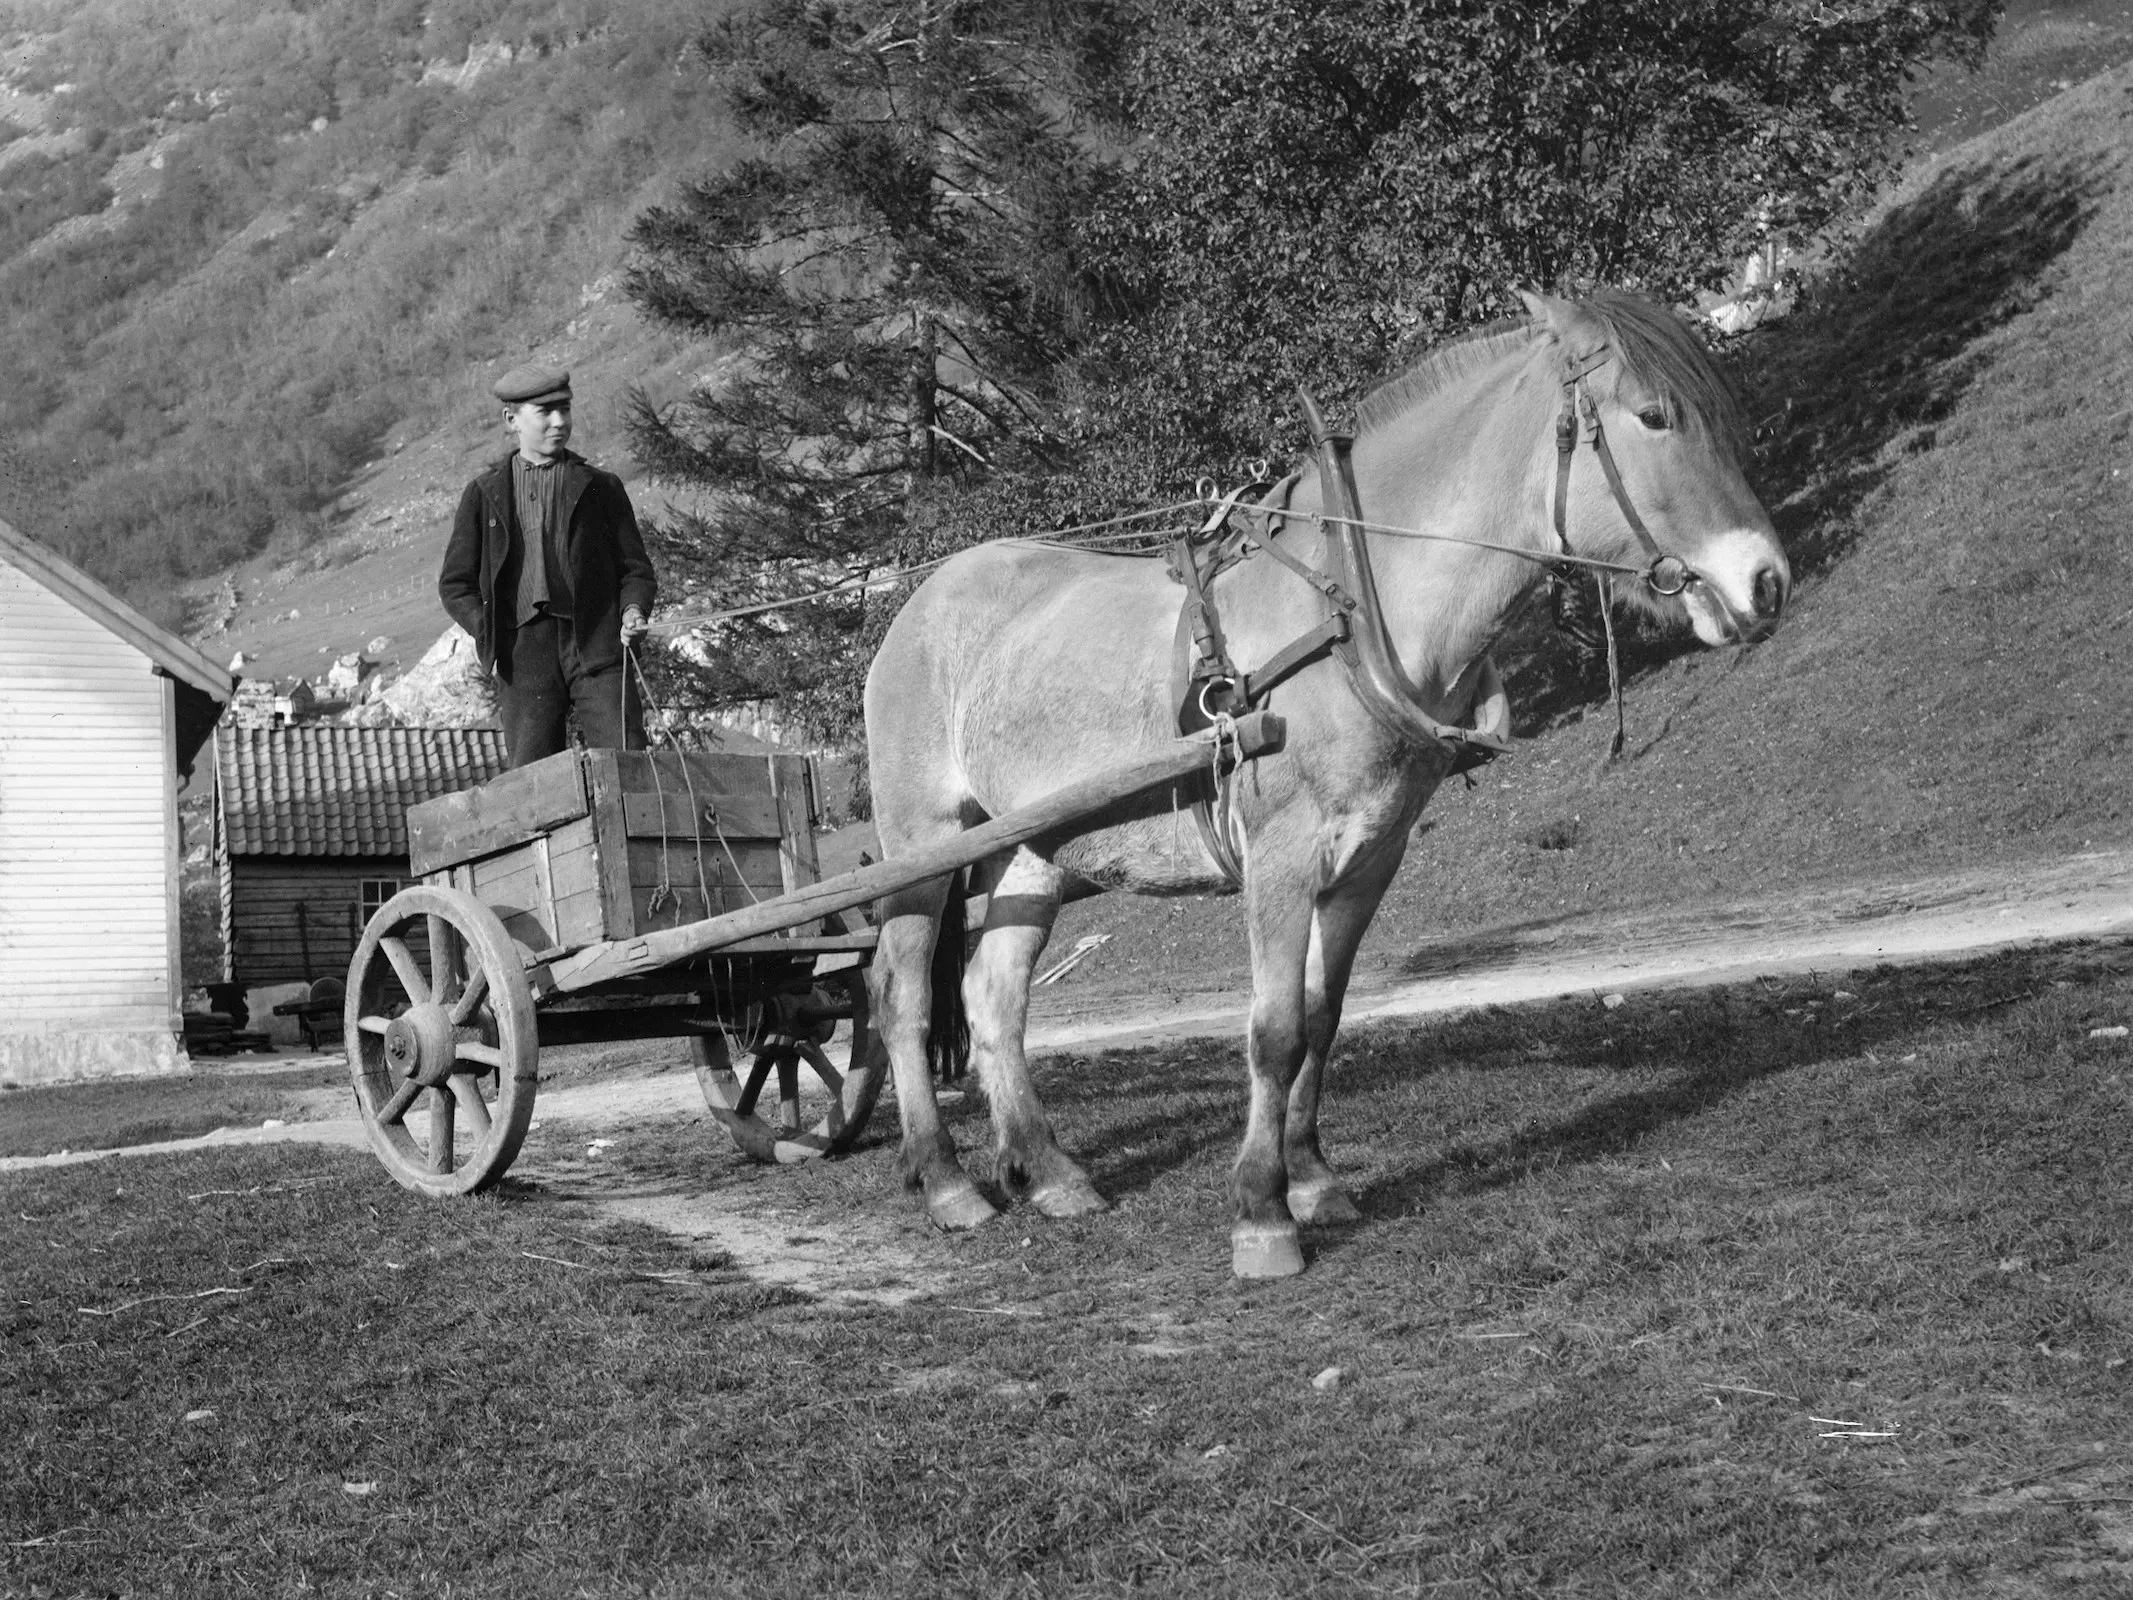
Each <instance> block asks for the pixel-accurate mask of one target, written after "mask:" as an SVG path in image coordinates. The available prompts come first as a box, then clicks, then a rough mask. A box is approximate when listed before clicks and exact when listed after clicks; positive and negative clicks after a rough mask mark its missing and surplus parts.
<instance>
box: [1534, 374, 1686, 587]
mask: <svg viewBox="0 0 2133 1600" xmlns="http://www.w3.org/2000/svg"><path fill="white" fill-rule="evenodd" d="M1614 358H1615V353H1614V349H1613V347H1612V346H1611V345H1604V344H1603V345H1600V346H1599V347H1598V348H1596V349H1593V350H1589V351H1587V352H1586V353H1585V354H1584V355H1582V356H1578V357H1575V358H1573V359H1572V360H1571V362H1570V364H1569V365H1568V366H1567V367H1566V368H1565V369H1564V371H1563V408H1562V410H1561V411H1560V412H1558V413H1557V414H1556V418H1555V502H1554V515H1553V518H1552V520H1553V522H1554V525H1555V542H1556V544H1557V545H1558V547H1559V549H1558V552H1557V553H1558V555H1559V556H1568V555H1571V554H1572V551H1571V549H1570V533H1569V527H1568V523H1569V509H1570V463H1571V459H1572V458H1573V457H1574V456H1575V455H1576V454H1577V447H1578V432H1579V428H1578V419H1579V417H1580V416H1581V415H1582V416H1583V418H1584V422H1585V426H1584V430H1583V431H1584V434H1585V437H1586V438H1587V439H1589V440H1590V441H1591V442H1592V453H1593V454H1594V455H1596V456H1598V457H1599V458H1600V471H1601V473H1602V474H1603V475H1604V476H1605V477H1606V479H1607V490H1608V493H1610V494H1612V495H1613V496H1614V498H1615V505H1616V507H1617V509H1619V510H1620V511H1621V513H1622V520H1623V521H1624V522H1626V523H1628V524H1629V531H1630V532H1631V533H1634V534H1635V535H1636V536H1637V542H1638V543H1639V544H1641V545H1643V546H1644V553H1645V554H1646V555H1648V556H1650V557H1651V560H1650V562H1649V563H1647V564H1646V565H1645V566H1643V567H1641V568H1634V567H1621V566H1616V567H1615V568H1614V570H1616V571H1619V572H1635V573H1637V574H1638V575H1640V576H1641V577H1642V578H1643V579H1644V582H1645V585H1646V586H1647V587H1648V588H1650V590H1651V591H1652V593H1654V594H1657V595H1665V596H1668V597H1672V596H1674V595H1678V594H1680V593H1681V592H1682V591H1683V590H1685V589H1687V588H1688V586H1689V585H1690V584H1691V583H1694V582H1695V581H1696V574H1695V573H1694V572H1692V571H1691V570H1690V569H1689V564H1688V563H1687V562H1686V561H1683V560H1682V559H1681V557H1679V556H1673V555H1668V554H1667V553H1666V552H1665V551H1664V550H1661V549H1660V548H1659V541H1658V540H1657V539H1654V538H1653V537H1652V530H1651V529H1649V528H1647V527H1646V526H1645V525H1644V519H1643V518H1642V517H1640V516H1638V515H1637V507H1636V503H1635V502H1634V501H1633V500H1631V499H1630V497H1629V490H1628V488H1627V487H1626V486H1625V485H1624V484H1623V482H1622V472H1621V469H1620V468H1619V467H1617V466H1616V465H1615V453H1614V451H1613V450H1612V449H1610V448H1609V447H1608V443H1607V430H1606V429H1605V428H1604V427H1602V426H1601V425H1600V406H1599V402H1598V401H1596V400H1594V399H1593V397H1592V394H1591V392H1590V391H1589V390H1587V389H1586V387H1585V379H1586V377H1587V376H1588V375H1589V374H1591V373H1593V372H1596V371H1598V370H1599V369H1600V368H1601V367H1604V366H1605V365H1607V363H1608V362H1610V361H1612V360H1613V359H1614ZM1580 564H1581V565H1590V564H1592V563H1590V562H1589V561H1586V562H1581V563H1580ZM1610 565H1612V564H1610Z"/></svg>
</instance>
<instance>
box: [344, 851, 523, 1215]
mask: <svg viewBox="0 0 2133 1600" xmlns="http://www.w3.org/2000/svg"><path fill="white" fill-rule="evenodd" d="M343 1029H344V1032H345V1033H346V1036H347V1045H348V1071H349V1076H350V1077H351V1079H352V1080H353V1081H354V1084H355V1097H356V1106H357V1108H358V1109H359V1110H360V1112H361V1113H362V1117H363V1127H364V1131H365V1132H366V1133H368V1134H369V1136H370V1144H371V1148H372V1149H373V1150H375V1151H376V1152H377V1155H378V1159H379V1160H380V1161H382V1162H383V1163H384V1164H385V1169H386V1170H387V1171H388V1172H390V1173H391V1174H392V1175H393V1177H394V1178H395V1179H397V1180H398V1181H399V1182H400V1183H402V1184H404V1185H406V1186H407V1187H408V1188H410V1189H416V1190H420V1191H422V1192H423V1193H425V1194H440V1195H442V1194H469V1193H472V1192H474V1191H476V1190H479V1189H486V1188H488V1187H489V1186H490V1185H492V1184H494V1183H495V1182H496V1181H497V1179H499V1178H501V1177H502V1176H503V1175H504V1172H505V1170H506V1169H507V1168H509V1166H510V1165H511V1162H512V1160H513V1158H514V1157H516V1156H517V1154H518V1150H519V1146H520V1144H522V1143H523V1142H524V1140H525V1137H526V1126H527V1124H528V1123H529V1122H531V1121H532V1119H533V1095H534V1085H535V1080H536V1079H537V1077H538V1076H539V1071H540V1043H539V1039H538V1036H537V1035H536V1033H535V1029H534V1021H533V997H532V994H531V992H530V991H529V990H528V989H527V987H526V979H525V973H524V968H523V966H522V965H521V962H520V958H519V952H518V946H517V945H515V944H514V943H512V941H511V936H510V935H509V934H507V933H505V932H504V927H503V924H502V923H501V922H499V921H498V920H497V919H496V914H495V913H494V912H492V911H490V910H489V908H488V907H487V906H485V905H483V904H482V903H481V902H480V901H479V900H476V899H474V898H473V897H472V896H470V895H465V894H461V893H460V892H459V891H457V890H455V889H437V888H430V887H426V886H425V887H420V888H414V889H405V890H402V891H401V892H400V893H399V894H397V895H394V896H393V898H392V899H390V900H389V901H387V902H386V903H385V904H384V905H383V906H382V907H380V908H379V910H378V912H377V914H376V915H375V916H373V917H372V918H371V919H370V923H369V926H367V927H366V928H365V929H364V930H363V938H362V941H361V942H360V943H359V944H358V945H357V946H356V952H355V956H354V959H353V960H351V961H350V963H349V968H348V992H347V1002H346V1011H345V1012H344V1015H343Z"/></svg>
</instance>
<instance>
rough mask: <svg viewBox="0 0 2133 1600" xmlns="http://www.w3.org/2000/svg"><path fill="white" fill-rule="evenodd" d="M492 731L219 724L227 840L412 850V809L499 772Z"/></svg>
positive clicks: (250, 849)
mask: <svg viewBox="0 0 2133 1600" xmlns="http://www.w3.org/2000/svg"><path fill="white" fill-rule="evenodd" d="M504 765H505V763H504V737H503V735H502V734H500V733H496V732H494V731H492V730H490V729H486V728H346V727H339V726H330V725H316V726H310V727H302V726H299V727H290V728H233V727H230V726H229V725H227V724H225V725H223V726H222V727H219V728H217V729H216V730H215V770H216V776H217V778H218V780H219V782H218V784H217V794H218V796H219V804H220V805H221V807H222V819H223V822H222V825H223V833H224V837H225V838H227V839H228V841H229V851H230V854H232V855H238V856H404V855H406V854H407V808H408V807H409V806H412V805H418V804H420V803H421V802H422V801H424V800H433V799H435V798H436V797H437V796H438V795H441V794H453V793H456V792H457V791H458V790H461V789H469V788H472V787H473V786H474V785H475V784H477V783H481V782H484V781H486V780H487V779H490V778H493V777H495V776H496V775H497V774H498V773H499V772H502V771H503V770H504Z"/></svg>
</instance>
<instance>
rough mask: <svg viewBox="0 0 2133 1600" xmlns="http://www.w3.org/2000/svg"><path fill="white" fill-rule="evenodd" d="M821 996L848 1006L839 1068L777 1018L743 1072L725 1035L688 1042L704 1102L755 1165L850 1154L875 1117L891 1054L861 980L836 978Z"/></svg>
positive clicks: (857, 973) (858, 974)
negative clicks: (847, 1045)
mask: <svg viewBox="0 0 2133 1600" xmlns="http://www.w3.org/2000/svg"><path fill="white" fill-rule="evenodd" d="M825 990H827V991H830V992H831V993H832V994H834V995H835V996H837V997H841V998H843V999H844V1000H846V1001H847V1002H848V1003H849V1004H850V1007H851V1050H850V1055H849V1057H848V1058H847V1060H846V1061H845V1063H844V1064H843V1065H842V1066H839V1065H838V1064H837V1063H836V1061H835V1060H834V1059H833V1058H832V1057H831V1055H830V1053H829V1052H828V1051H826V1050H824V1049H823V1047H822V1044H821V1043H820V1042H819V1041H818V1040H816V1039H814V1038H813V1037H811V1036H810V1035H809V1033H808V1032H807V1031H806V1030H804V1029H801V1028H796V1027H790V1026H781V1024H780V1022H779V1021H776V1020H773V1021H770V1022H769V1023H767V1024H766V1026H765V1027H764V1028H763V1029H762V1031H761V1037H760V1039H759V1041H758V1042H757V1043H756V1044H755V1045H754V1046H753V1048H752V1049H751V1050H750V1052H749V1059H748V1063H747V1066H746V1068H745V1069H742V1068H740V1067H739V1066H737V1065H736V1063H735V1061H734V1059H733V1051H732V1048H731V1046H730V1045H729V1043H728V1041H727V1038H726V1037H725V1036H724V1035H721V1034H708V1035H701V1036H699V1037H697V1038H695V1039H693V1040H691V1041H690V1046H691V1050H692V1052H693V1054H694V1056H695V1059H696V1079H697V1082H698V1083H700V1084H701V1085H702V1086H703V1091H704V1103H705V1104H706V1105H707V1106H709V1107H710V1109H711V1115H712V1116H713V1117H715V1118H717V1119H718V1121H719V1122H720V1123H722V1124H723V1125H724V1126H725V1129H726V1131H727V1132H728V1133H730V1134H731V1135H732V1136H733V1142H734V1143H735V1144H737V1145H738V1146H740V1148H741V1150H742V1151H743V1152H744V1153H745V1154H747V1155H748V1156H750V1157H751V1158H753V1159H754V1160H757V1161H763V1162H784V1163H793V1162H800V1161H813V1160H815V1159H816V1158H817V1157H819V1156H825V1155H832V1154H835V1153H836V1152H838V1151H841V1150H848V1149H850V1148H851V1147H852V1146H853V1145H854V1144H856V1143H857V1142H858V1140H859V1136H860V1135H861V1134H862V1133H864V1132H865V1131H866V1125H867V1119H868V1118H869V1117H870V1116H872V1115H873V1112H874V1102H875V1100H876V1099H878V1098H879V1097H880V1094H881V1086H882V1081H883V1079H884V1078H885V1077H886V1076H887V1071H888V1052H887V1050H886V1049H884V1048H883V1046H882V1042H881V1036H880V1035H879V1034H877V1033H876V1032H875V1031H874V1029H873V1026H872V1023H871V1021H870V1019H869V1016H868V1008H867V987H866V977H865V974H864V972H862V971H861V970H860V969H857V968H854V969H853V970H852V971H851V972H849V973H840V974H838V975H837V976H835V977H833V978H830V979H828V980H826V981H825V982H824V983H823V984H821V985H819V986H818V987H817V989H816V994H817V995H823V993H824V991H825ZM825 998H827V996H825ZM810 1118H811V1119H812V1120H809V1119H810Z"/></svg>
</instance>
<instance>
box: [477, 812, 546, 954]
mask: <svg viewBox="0 0 2133 1600" xmlns="http://www.w3.org/2000/svg"><path fill="white" fill-rule="evenodd" d="M542 843H543V841H541V840H538V839H535V840H533V841H531V842H529V843H527V844H523V845H520V846H519V847H518V848H517V849H515V850H506V851H504V852H503V853H501V854H499V855H494V856H488V857H485V858H484V859H482V860H480V861H477V862H475V863H474V864H473V867H474V871H473V880H474V889H473V893H474V898H475V899H477V900H479V901H480V902H481V903H482V904H483V905H485V906H487V907H488V908H489V909H490V910H491V911H493V912H495V913H496V919H497V921H499V922H501V923H502V924H503V925H504V932H506V933H508V934H510V935H511V938H512V940H513V941H514V942H515V943H517V944H521V945H523V946H525V948H526V949H528V950H552V949H554V948H555V945H556V938H555V907H554V905H553V904H552V903H551V902H550V900H549V897H548V895H547V893H546V892H545V886H544V884H543V883H542V881H541V880H542V873H541V870H540V861H539V852H540V849H541V846H542Z"/></svg>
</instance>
